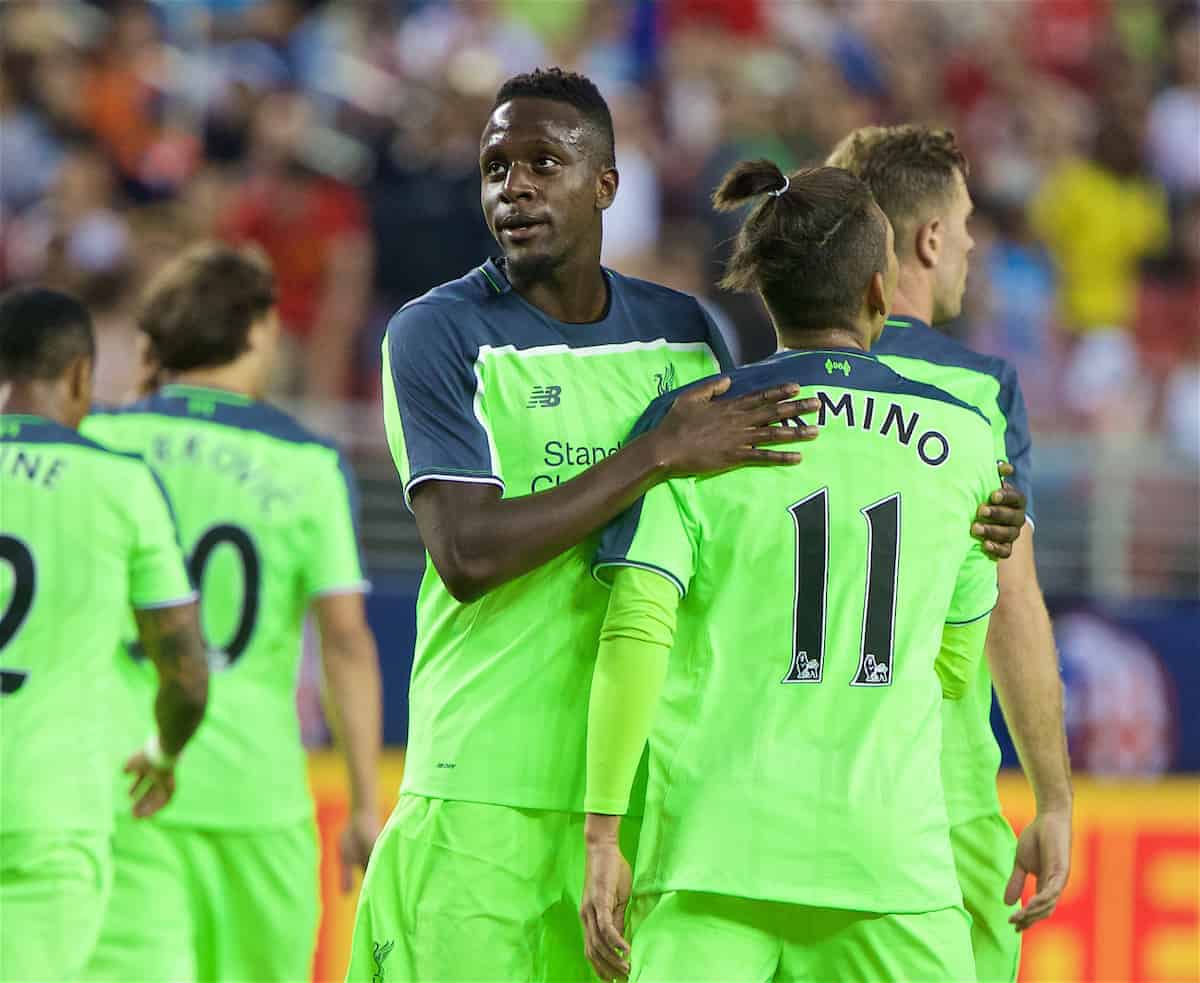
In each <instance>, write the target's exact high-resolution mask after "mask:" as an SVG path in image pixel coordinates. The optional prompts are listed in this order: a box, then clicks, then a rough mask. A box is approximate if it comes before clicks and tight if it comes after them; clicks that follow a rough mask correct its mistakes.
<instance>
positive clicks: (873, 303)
mask: <svg viewBox="0 0 1200 983" xmlns="http://www.w3.org/2000/svg"><path fill="white" fill-rule="evenodd" d="M867 309H868V310H869V311H870V312H871V313H872V314H874V315H876V316H878V317H880V318H885V317H887V312H888V296H887V286H886V284H884V282H883V274H882V273H878V272H876V273H872V274H871V282H870V283H868V284H867Z"/></svg>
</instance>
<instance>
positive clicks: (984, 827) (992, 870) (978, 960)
mask: <svg viewBox="0 0 1200 983" xmlns="http://www.w3.org/2000/svg"><path fill="white" fill-rule="evenodd" d="M950 846H951V848H952V849H953V850H954V866H955V869H956V870H957V872H958V884H959V887H960V888H961V889H962V894H963V905H964V907H965V908H966V909H967V913H968V914H969V915H970V916H971V948H972V949H973V950H974V952H975V971H976V973H977V974H978V976H979V979H980V980H981V981H984V983H1013V981H1014V980H1016V978H1017V967H1018V965H1019V963H1020V959H1021V936H1020V935H1018V934H1017V931H1016V929H1015V928H1014V927H1013V926H1012V925H1010V924H1009V923H1008V919H1009V916H1011V915H1012V913H1013V912H1014V911H1016V910H1017V906H1016V905H1006V904H1005V903H1004V889H1005V887H1007V886H1008V878H1009V876H1010V875H1011V874H1012V866H1013V858H1014V857H1015V856H1016V849H1017V838H1016V837H1015V836H1014V835H1013V831H1012V828H1011V827H1010V826H1009V825H1008V821H1007V820H1006V819H1005V818H1004V817H1003V816H1001V815H998V814H996V813H993V814H992V815H989V816H980V817H979V818H978V819H972V820H970V821H969V822H965V823H963V824H961V825H960V826H952V827H951V828H950Z"/></svg>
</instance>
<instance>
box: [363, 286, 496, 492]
mask: <svg viewBox="0 0 1200 983" xmlns="http://www.w3.org/2000/svg"><path fill="white" fill-rule="evenodd" d="M482 395H483V394H482V393H481V392H480V389H479V380H478V378H477V376H476V371H475V359H474V357H473V356H472V355H471V354H470V353H469V351H467V350H466V348H465V347H464V346H463V345H462V343H461V342H460V340H459V339H458V338H457V336H456V334H455V332H454V331H453V326H452V325H451V323H450V322H449V319H448V317H447V316H446V314H445V313H443V312H442V311H441V310H440V309H439V308H437V307H435V306H433V305H430V304H413V305H411V306H409V307H405V308H404V309H402V310H401V311H400V312H399V313H398V314H397V315H396V316H395V317H394V318H392V322H391V324H390V325H388V330H387V335H386V336H385V338H384V342H383V403H384V424H385V426H386V428H387V437H388V447H389V448H390V450H391V452H392V459H393V461H395V464H396V469H397V470H398V471H399V472H400V479H401V481H402V482H403V483H404V500H405V502H406V503H408V504H409V507H410V508H411V505H412V502H411V495H412V490H413V488H415V487H416V486H417V485H419V484H421V482H423V481H429V480H433V479H440V480H442V481H461V482H471V483H482V484H491V485H497V486H499V487H500V489H501V490H503V488H504V480H503V478H502V477H501V476H500V471H499V461H498V459H497V455H496V450H495V446H494V444H493V441H492V437H491V433H490V431H489V430H488V427H487V424H486V418H485V415H484V409H483V398H482Z"/></svg>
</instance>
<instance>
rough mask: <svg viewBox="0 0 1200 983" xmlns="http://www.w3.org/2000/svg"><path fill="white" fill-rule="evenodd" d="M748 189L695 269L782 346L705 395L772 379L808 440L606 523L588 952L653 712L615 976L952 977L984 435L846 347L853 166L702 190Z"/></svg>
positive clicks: (869, 293) (964, 920)
mask: <svg viewBox="0 0 1200 983" xmlns="http://www.w3.org/2000/svg"><path fill="white" fill-rule="evenodd" d="M756 199H757V201H758V204H757V205H756V207H755V209H754V210H753V211H752V212H751V213H750V215H749V217H748V218H747V219H746V221H745V223H744V225H743V227H742V230H741V232H740V233H739V236H738V241H737V246H736V248H735V250H734V252H733V255H732V257H731V259H730V263H729V268H728V271H727V273H726V276H725V278H724V280H723V281H722V285H723V286H725V287H727V288H732V289H737V290H745V291H749V290H757V291H758V292H759V293H760V294H761V296H762V299H763V301H764V302H765V304H766V306H767V309H768V311H769V312H770V315H771V320H772V322H773V323H774V324H775V328H776V331H777V332H778V335H779V342H780V346H781V350H780V351H779V352H778V353H777V354H775V355H773V356H771V357H770V358H767V359H765V360H764V361H762V362H758V363H756V364H753V365H748V366H745V367H743V368H740V369H738V370H737V371H735V372H734V373H733V374H732V380H733V384H732V386H731V389H730V392H731V393H733V394H737V393H740V392H745V391H748V390H751V389H756V388H759V387H761V386H779V385H784V384H788V383H791V384H798V385H799V386H800V387H801V388H800V391H801V393H803V394H805V395H815V396H817V397H819V398H820V400H821V410H820V413H819V416H818V418H817V421H818V423H819V424H820V425H821V427H822V434H821V439H820V440H819V441H817V442H816V443H815V444H814V445H813V449H812V450H810V451H809V452H808V454H807V455H806V456H807V458H808V460H807V462H806V466H805V467H804V468H802V469H796V470H792V471H786V472H785V471H767V472H747V471H741V472H735V473H732V474H727V475H723V476H721V477H719V478H716V479H711V480H707V481H704V482H697V481H693V480H689V479H679V480H674V481H671V482H669V483H667V484H665V485H660V486H658V487H657V488H654V489H653V490H651V491H650V492H649V493H648V494H647V495H646V496H645V498H644V499H643V500H642V501H641V502H640V503H639V504H638V506H636V507H635V508H632V509H630V510H629V511H628V512H626V513H625V515H624V516H622V517H621V518H620V519H619V520H617V521H616V522H615V523H613V524H612V525H611V526H610V527H609V528H608V529H607V530H605V533H604V536H603V538H602V539H601V544H600V548H599V551H598V554H597V558H596V571H597V573H598V575H599V576H601V577H603V578H608V577H611V582H612V588H613V590H612V599H611V601H610V602H609V606H608V613H607V616H606V618H605V622H604V629H603V633H602V634H601V636H600V650H599V654H598V656H597V660H596V674H595V680H594V683H593V686H592V695H591V709H590V715H589V716H590V722H589V733H588V768H587V773H588V774H587V808H588V812H589V815H588V819H587V843H588V884H587V895H586V900H585V904H584V907H583V916H584V921H585V924H586V925H587V934H588V943H589V945H588V954H589V958H590V959H591V960H592V961H593V964H594V965H595V967H596V970H597V972H599V973H600V974H601V975H602V976H603V977H604V978H606V979H611V978H612V977H613V976H615V975H620V974H624V973H626V972H628V971H629V964H628V963H627V962H625V960H624V958H623V955H624V953H626V952H627V951H628V950H627V944H626V942H625V940H624V938H622V937H620V936H619V935H618V934H617V932H616V929H617V927H618V924H619V922H615V921H614V913H616V914H617V915H618V916H619V914H620V909H621V907H622V906H623V904H622V902H623V901H624V898H626V897H628V892H629V887H628V884H629V871H628V868H627V866H626V865H625V862H624V860H623V859H622V858H621V856H620V853H619V852H618V851H617V850H616V847H615V843H616V836H617V831H618V827H619V823H620V813H622V812H624V810H625V805H626V801H627V799H628V795H629V791H630V786H631V781H632V779H633V775H634V772H635V770H636V766H637V762H638V758H639V757H640V754H641V751H642V748H643V747H644V745H645V742H646V738H647V735H648V734H650V733H651V731H652V732H653V737H652V739H651V743H650V785H649V789H648V791H647V795H646V815H645V826H644V828H643V832H642V838H641V842H640V844H639V848H638V857H637V879H636V884H635V895H634V912H633V915H634V919H635V921H636V922H637V926H636V929H635V931H636V934H635V935H634V946H633V957H632V979H634V980H639V979H645V980H699V979H704V980H733V979H737V980H745V981H762V983H767V981H770V980H775V979H797V980H799V979H811V980H834V979H858V980H868V979H875V980H970V979H974V975H975V974H974V966H973V961H972V955H971V937H970V920H969V919H968V917H967V914H966V912H965V911H964V909H963V907H962V897H961V894H960V892H959V888H958V884H957V881H956V879H955V871H954V859H953V855H952V853H951V849H950V828H949V821H948V818H947V815H946V808H945V802H944V799H943V795H942V787H941V781H940V778H939V775H938V768H937V762H938V755H939V750H940V733H941V704H942V700H943V695H945V696H948V697H951V698H954V697H957V696H960V695H961V694H962V692H963V691H964V690H965V688H966V685H967V681H968V679H969V678H970V677H971V676H972V675H973V670H974V669H975V664H976V663H977V662H978V661H979V660H980V659H981V658H982V653H983V644H984V639H985V637H986V634H987V619H988V616H989V613H990V611H991V610H992V607H993V605H994V604H995V601H996V592H997V589H996V567H995V564H994V563H993V562H992V560H991V559H990V558H989V556H988V554H987V552H985V551H984V549H983V547H982V546H981V545H980V544H979V543H977V542H975V541H974V540H973V539H972V537H971V534H970V532H969V528H970V524H971V522H970V520H971V518H972V517H973V516H974V515H975V512H976V509H977V508H978V506H979V503H981V502H984V501H986V500H987V499H988V496H989V494H990V493H991V491H992V489H993V488H994V487H995V483H996V461H995V457H994V455H993V440H992V435H991V429H990V427H989V425H988V422H987V420H986V419H985V418H984V416H983V414H982V413H980V411H979V410H978V409H976V408H975V407H973V406H970V405H969V404H967V403H964V402H962V401H961V400H959V399H957V398H955V397H954V396H952V395H950V394H949V393H947V392H945V391H944V390H941V389H938V388H935V387H934V386H930V385H926V384H924V383H920V382H914V381H913V380H910V379H907V378H905V377H903V376H901V375H898V374H897V373H896V372H894V371H893V370H891V369H889V368H888V367H886V366H885V365H883V364H882V363H881V362H879V361H878V360H877V359H875V358H873V357H871V356H869V355H867V354H866V352H867V351H868V350H869V349H870V347H871V344H872V342H873V341H874V340H875V339H876V338H877V337H878V336H879V333H880V332H881V331H882V330H883V325H884V320H885V319H886V317H887V312H888V308H889V304H890V301H891V296H892V294H893V293H894V291H895V289H896V282H897V276H898V274H897V267H898V264H897V260H896V255H895V252H894V248H893V236H892V230H891V226H890V224H889V222H888V220H887V218H886V217H885V216H884V215H883V213H882V211H880V209H879V206H878V205H877V204H876V203H875V201H874V199H873V198H872V196H871V193H870V191H869V190H868V189H867V188H866V186H865V185H864V184H863V183H862V182H861V181H859V180H858V179H857V178H855V177H853V176H852V175H850V174H849V173H847V172H846V171H844V170H841V169H837V168H829V167H824V168H817V169H813V170H808V171H802V172H800V173H798V174H794V175H792V176H791V177H790V178H787V177H785V176H784V175H783V174H782V173H781V172H780V171H779V169H778V168H777V167H776V166H775V165H774V164H772V163H770V162H769V161H755V162H752V163H744V164H741V165H739V166H738V167H736V168H734V170H732V171H731V172H730V173H729V174H728V175H727V176H726V177H725V180H724V181H723V182H722V184H721V186H720V188H718V190H717V192H716V194H715V195H714V202H715V204H716V206H717V207H718V208H719V209H722V210H732V209H733V208H736V207H739V206H741V205H743V204H745V203H747V202H749V201H753V200H756ZM680 397H681V394H679V393H672V394H669V395H667V396H664V397H663V398H661V399H659V400H657V401H656V403H655V404H653V405H652V406H651V407H650V408H649V410H647V413H646V416H645V417H643V419H642V420H641V421H640V423H639V429H642V428H645V427H647V426H653V424H654V422H655V421H656V420H657V419H659V418H661V417H662V415H663V414H665V413H667V412H669V410H670V406H671V404H672V403H673V402H674V400H676V399H677V398H680ZM748 503H753V508H748V507H747V504H748ZM956 516H957V517H960V519H961V521H956V520H955V517H956ZM672 645H674V648H673V649H672ZM668 653H670V659H669V660H668ZM668 662H669V664H668ZM664 683H665V686H664ZM660 692H661V693H662V696H663V699H662V703H661V705H658V698H659V694H660Z"/></svg>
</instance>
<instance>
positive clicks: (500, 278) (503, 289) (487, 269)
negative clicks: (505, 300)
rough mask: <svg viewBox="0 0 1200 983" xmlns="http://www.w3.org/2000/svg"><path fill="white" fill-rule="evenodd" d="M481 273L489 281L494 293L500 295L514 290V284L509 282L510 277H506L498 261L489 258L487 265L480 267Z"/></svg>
mask: <svg viewBox="0 0 1200 983" xmlns="http://www.w3.org/2000/svg"><path fill="white" fill-rule="evenodd" d="M479 272H480V273H482V274H483V278H484V279H485V280H487V283H488V287H489V289H490V290H491V291H492V293H494V294H497V295H500V294H506V293H508V292H509V291H510V290H512V284H511V283H509V282H508V277H507V276H505V275H504V270H502V269H501V268H500V263H499V262H498V261H497V260H495V259H490V258H489V259H488V261H487V262H486V263H484V264H483V265H482V266H481V267H479Z"/></svg>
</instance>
